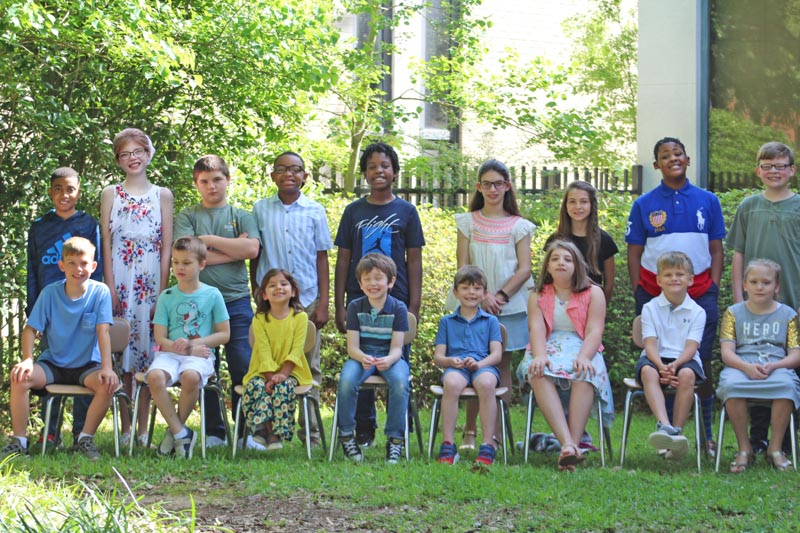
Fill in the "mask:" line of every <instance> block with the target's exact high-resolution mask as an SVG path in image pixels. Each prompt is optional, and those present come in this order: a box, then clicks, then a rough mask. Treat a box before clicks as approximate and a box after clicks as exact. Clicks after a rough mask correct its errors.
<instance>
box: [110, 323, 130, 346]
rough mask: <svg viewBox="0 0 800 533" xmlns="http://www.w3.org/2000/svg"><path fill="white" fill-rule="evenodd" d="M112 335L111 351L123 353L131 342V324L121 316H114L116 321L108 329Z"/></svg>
mask: <svg viewBox="0 0 800 533" xmlns="http://www.w3.org/2000/svg"><path fill="white" fill-rule="evenodd" d="M108 333H109V335H110V336H111V353H122V352H124V351H125V348H127V347H128V344H129V343H130V342H131V325H130V324H129V323H128V321H127V320H125V319H124V318H121V317H114V323H113V324H111V328H109V330H108Z"/></svg>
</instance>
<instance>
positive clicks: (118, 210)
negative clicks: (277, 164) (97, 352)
mask: <svg viewBox="0 0 800 533" xmlns="http://www.w3.org/2000/svg"><path fill="white" fill-rule="evenodd" d="M113 149H114V159H115V160H116V162H117V165H118V166H119V167H120V168H121V169H122V171H123V172H124V173H125V180H124V181H123V182H122V183H118V184H116V185H109V186H108V187H106V188H105V189H104V190H103V195H102V198H101V201H100V227H101V230H102V233H103V242H102V246H103V278H104V280H105V283H106V285H108V287H109V289H110V290H111V298H112V305H113V308H114V315H115V316H121V317H123V318H125V319H126V320H127V321H128V322H129V323H130V325H131V338H130V343H129V344H128V350H126V351H125V353H124V354H123V357H122V362H121V367H122V371H123V374H122V381H123V385H124V387H125V392H126V393H127V394H128V395H129V396H131V392H132V389H133V375H134V374H135V373H136V372H144V371H146V370H147V369H148V367H149V366H150V363H151V362H152V361H153V356H154V355H155V354H154V351H155V340H154V338H153V335H152V325H151V320H152V317H153V313H154V312H155V306H156V298H157V297H158V295H159V293H161V291H162V290H164V289H165V288H167V284H168V283H169V268H170V252H169V250H170V248H171V246H172V208H173V202H174V200H173V196H172V192H171V191H170V190H169V189H166V188H164V187H159V186H157V185H154V184H152V183H150V181H148V179H147V173H146V171H147V166H148V165H149V164H150V161H151V160H152V159H153V156H154V155H155V149H154V148H153V143H152V141H150V137H148V136H147V135H145V133H144V132H143V131H141V130H138V129H136V128H128V129H124V130H122V131H121V132H120V133H118V134H117V135H116V137H114V142H113ZM162 250H163V253H162ZM142 393H143V394H142V400H143V401H142V402H141V404H140V406H139V407H140V409H139V412H138V413H137V414H136V416H138V421H139V435H138V437H137V440H138V443H139V444H140V445H142V446H145V445H147V415H148V413H149V411H150V394H149V391H148V390H147V389H145V390H144V391H142ZM145 393H146V396H145ZM122 413H123V414H122V433H123V436H122V437H123V445H127V442H129V440H130V438H131V421H130V420H129V418H128V416H127V411H125V410H123V412H122Z"/></svg>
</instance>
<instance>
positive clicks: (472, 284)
mask: <svg viewBox="0 0 800 533" xmlns="http://www.w3.org/2000/svg"><path fill="white" fill-rule="evenodd" d="M487 286H488V283H487V281H486V276H485V275H484V273H483V271H481V269H480V268H478V267H475V266H472V265H467V266H464V267H462V268H460V269H459V270H458V272H457V273H456V277H455V280H454V282H453V294H454V295H455V297H456V299H457V300H458V301H459V302H460V305H459V306H458V308H457V309H456V310H455V311H454V312H453V313H452V314H449V315H447V316H445V317H443V318H442V319H441V320H439V329H438V331H437V332H436V339H435V340H434V344H435V346H436V348H435V350H434V352H433V362H434V363H435V364H436V366H438V367H440V368H443V369H444V376H442V383H443V385H444V395H443V397H442V445H441V447H440V448H439V458H438V461H439V462H440V463H445V464H454V463H456V462H457V461H458V451H457V448H456V445H455V444H454V443H453V440H454V434H455V429H456V418H458V398H459V396H460V395H461V392H462V391H463V390H464V388H465V387H473V388H474V389H475V392H476V393H477V394H478V401H479V404H480V406H479V412H480V416H481V429H482V431H483V444H481V446H480V449H479V451H478V457H477V458H476V459H475V462H476V463H482V464H485V465H491V464H492V463H494V458H495V455H496V449H495V447H494V439H493V438H492V436H493V434H494V427H495V421H496V419H497V403H496V399H495V391H496V390H497V385H499V383H500V372H499V371H498V370H497V364H498V363H500V360H501V359H502V356H503V348H502V346H503V345H502V342H503V338H502V334H501V332H500V322H499V321H498V320H497V317H496V316H494V315H490V314H489V313H487V312H486V311H484V310H483V309H481V307H480V304H481V302H482V301H483V298H484V296H485V295H486V288H487Z"/></svg>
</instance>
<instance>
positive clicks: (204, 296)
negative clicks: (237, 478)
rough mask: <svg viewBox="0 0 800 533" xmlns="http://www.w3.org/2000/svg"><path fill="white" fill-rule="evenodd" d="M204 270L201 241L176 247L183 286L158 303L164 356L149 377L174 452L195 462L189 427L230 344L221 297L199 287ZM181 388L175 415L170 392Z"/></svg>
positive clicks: (156, 328)
mask: <svg viewBox="0 0 800 533" xmlns="http://www.w3.org/2000/svg"><path fill="white" fill-rule="evenodd" d="M205 266H206V245H205V244H203V241H201V240H200V239H199V238H197V237H181V238H180V239H177V240H176V241H175V244H173V245H172V269H173V271H174V273H175V278H177V280H178V284H177V285H176V286H174V287H170V288H169V289H167V290H165V291H164V292H163V293H161V295H160V296H159V297H158V303H157V304H156V314H155V317H154V318H153V333H154V336H155V340H156V342H157V343H158V345H159V347H160V348H161V351H159V352H158V353H157V354H156V357H155V359H154V360H153V364H151V365H150V369H149V370H148V371H147V375H146V379H147V384H148V385H149V387H150V390H151V392H152V395H153V401H154V402H155V404H156V407H158V410H159V411H160V412H161V416H162V417H164V420H166V422H167V425H168V426H169V432H170V433H169V434H170V435H172V439H169V440H172V441H173V451H174V452H175V455H177V456H178V457H181V458H186V459H191V458H192V453H193V450H194V445H195V442H196V441H197V434H196V433H195V432H194V431H193V430H191V429H189V428H188V427H186V425H185V423H186V419H187V418H189V415H190V414H191V412H192V409H194V406H195V404H196V403H197V399H198V398H199V396H200V391H201V390H202V388H203V387H204V386H205V384H206V381H208V378H209V376H211V375H212V374H213V373H214V348H216V347H217V346H221V345H222V344H225V343H226V342H228V339H229V338H230V324H229V322H228V310H227V309H226V308H225V301H224V300H223V298H222V294H221V293H220V292H219V290H218V289H216V288H215V287H211V286H209V285H206V284H204V283H201V282H200V271H201V270H203V268H205ZM178 382H180V384H181V394H180V398H179V399H178V410H177V411H176V410H175V405H174V404H173V403H172V397H170V395H169V391H167V387H170V386H172V385H174V384H175V383H178ZM165 438H168V437H165ZM163 444H164V443H162V444H161V445H159V451H160V452H163V450H164V448H165V446H164V445H163Z"/></svg>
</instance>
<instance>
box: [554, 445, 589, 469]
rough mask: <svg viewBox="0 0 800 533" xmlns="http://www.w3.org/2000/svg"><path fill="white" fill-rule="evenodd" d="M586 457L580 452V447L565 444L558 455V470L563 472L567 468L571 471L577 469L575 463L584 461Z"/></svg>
mask: <svg viewBox="0 0 800 533" xmlns="http://www.w3.org/2000/svg"><path fill="white" fill-rule="evenodd" d="M585 459H586V457H585V456H584V455H583V454H581V453H579V452H578V449H577V448H576V447H575V446H574V445H572V444H568V445H567V446H563V447H562V448H561V453H560V454H559V456H558V470H559V471H560V472H563V471H564V470H567V471H569V472H574V471H575V465H577V464H578V463H581V462H583V461H584V460H585Z"/></svg>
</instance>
